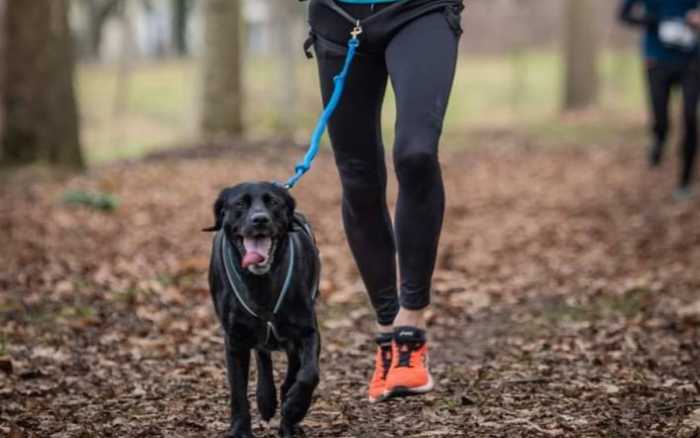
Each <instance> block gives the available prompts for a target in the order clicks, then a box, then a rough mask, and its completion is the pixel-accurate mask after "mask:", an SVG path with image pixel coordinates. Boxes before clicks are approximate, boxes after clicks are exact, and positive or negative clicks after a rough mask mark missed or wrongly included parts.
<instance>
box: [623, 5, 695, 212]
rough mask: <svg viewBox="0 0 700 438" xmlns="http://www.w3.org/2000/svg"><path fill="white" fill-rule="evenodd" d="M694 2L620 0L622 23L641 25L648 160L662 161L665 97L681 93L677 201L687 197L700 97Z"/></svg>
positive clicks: (656, 163) (666, 113)
mask: <svg viewBox="0 0 700 438" xmlns="http://www.w3.org/2000/svg"><path fill="white" fill-rule="evenodd" d="M699 5H700V0H623V2H622V4H621V7H620V11H619V18H620V20H621V21H622V22H624V23H626V24H629V25H633V26H640V27H642V28H644V30H645V32H644V36H643V40H642V45H643V55H644V58H645V62H646V71H647V79H648V84H649V98H650V99H649V100H650V104H651V111H652V115H653V122H652V130H653V139H652V143H651V146H650V148H649V164H650V166H651V167H657V166H659V165H660V164H661V161H662V159H663V152H664V146H665V143H666V140H667V137H668V132H669V127H670V122H669V100H670V96H671V92H672V90H673V88H675V87H676V86H680V88H681V89H682V92H683V118H684V123H685V131H684V135H683V140H682V145H681V157H682V164H681V175H680V181H679V185H678V189H677V190H676V191H675V192H674V195H675V197H676V198H677V199H681V200H682V199H688V198H690V197H692V195H693V191H692V190H691V185H692V182H693V174H694V167H695V158H696V155H697V143H698V128H697V116H698V114H697V107H698V100H699V99H700V45H699V44H698V29H700V11H698V6H699Z"/></svg>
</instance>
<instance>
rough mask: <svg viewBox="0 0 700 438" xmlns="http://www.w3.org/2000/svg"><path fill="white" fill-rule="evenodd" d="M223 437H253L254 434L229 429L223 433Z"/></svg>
mask: <svg viewBox="0 0 700 438" xmlns="http://www.w3.org/2000/svg"><path fill="white" fill-rule="evenodd" d="M224 438H255V435H253V433H252V432H250V431H242V430H234V429H230V430H229V431H228V432H226V433H225V434H224Z"/></svg>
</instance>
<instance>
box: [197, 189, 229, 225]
mask: <svg viewBox="0 0 700 438" xmlns="http://www.w3.org/2000/svg"><path fill="white" fill-rule="evenodd" d="M225 201H226V190H224V191H223V192H221V194H220V195H219V197H218V198H217V199H216V202H214V225H212V226H211V227H207V228H202V231H204V232H207V233H211V232H214V231H219V230H220V229H221V227H223V226H224V202H225Z"/></svg>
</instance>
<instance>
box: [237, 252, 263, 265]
mask: <svg viewBox="0 0 700 438" xmlns="http://www.w3.org/2000/svg"><path fill="white" fill-rule="evenodd" d="M264 261H265V257H263V256H262V255H260V254H258V253H257V252H253V251H247V252H246V253H245V256H244V257H243V261H241V266H242V267H243V269H246V268H247V267H248V266H250V265H257V264H258V263H262V262H264Z"/></svg>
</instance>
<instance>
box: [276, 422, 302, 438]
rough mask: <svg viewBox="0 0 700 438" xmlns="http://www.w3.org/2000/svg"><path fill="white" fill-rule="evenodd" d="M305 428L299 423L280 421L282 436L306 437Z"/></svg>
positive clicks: (287, 437) (290, 437) (285, 437)
mask: <svg viewBox="0 0 700 438" xmlns="http://www.w3.org/2000/svg"><path fill="white" fill-rule="evenodd" d="M304 437H306V434H305V433H304V429H302V428H301V426H299V425H298V424H290V423H288V422H286V421H282V422H281V423H280V438H304Z"/></svg>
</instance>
